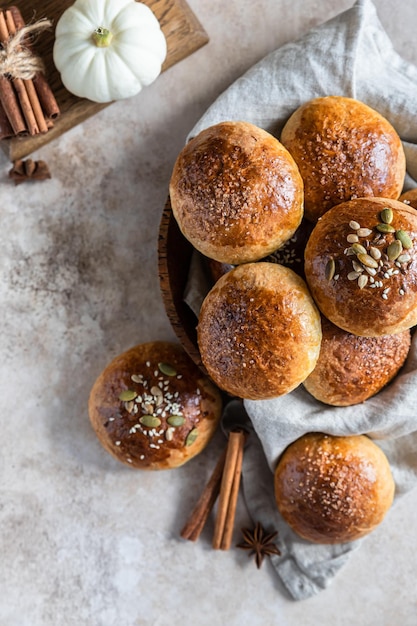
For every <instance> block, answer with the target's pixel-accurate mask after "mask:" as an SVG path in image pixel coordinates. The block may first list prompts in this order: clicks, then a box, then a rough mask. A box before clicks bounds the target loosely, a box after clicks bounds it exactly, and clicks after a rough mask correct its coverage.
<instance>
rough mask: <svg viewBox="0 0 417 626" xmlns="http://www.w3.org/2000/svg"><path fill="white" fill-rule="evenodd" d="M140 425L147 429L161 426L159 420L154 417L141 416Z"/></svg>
mask: <svg viewBox="0 0 417 626" xmlns="http://www.w3.org/2000/svg"><path fill="white" fill-rule="evenodd" d="M139 421H140V423H141V424H143V425H144V426H148V427H149V428H157V427H158V426H160V425H161V420H160V419H159V417H156V416H155V415H142V417H141V418H140V419H139Z"/></svg>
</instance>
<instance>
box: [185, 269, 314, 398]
mask: <svg viewBox="0 0 417 626" xmlns="http://www.w3.org/2000/svg"><path fill="white" fill-rule="evenodd" d="M197 331H198V332H197V338H198V345H199V348H200V354H201V359H202V362H203V364H204V366H205V367H206V369H207V372H208V374H209V375H210V376H211V378H212V379H213V380H214V382H215V383H216V384H217V385H218V386H219V387H221V388H222V389H224V390H225V391H227V392H228V393H230V394H232V395H234V396H238V397H240V398H249V399H252V400H260V399H263V398H272V397H275V396H281V395H284V394H286V393H288V392H289V391H291V390H292V389H294V388H295V387H297V386H298V385H299V384H300V383H301V382H302V381H303V380H305V378H306V377H307V376H308V375H309V374H310V372H311V371H312V370H313V368H314V366H315V364H316V362H317V359H318V356H319V351H320V341H321V323H320V315H319V313H318V311H317V309H316V307H315V305H314V303H313V301H312V298H311V296H310V294H309V292H308V289H307V287H306V285H305V283H304V281H303V280H302V279H301V278H300V277H299V276H297V274H295V273H294V272H293V271H292V270H290V269H288V268H286V267H283V266H282V265H278V264H274V263H248V264H245V265H241V266H238V267H236V268H235V269H232V270H231V271H229V272H228V273H227V274H225V275H224V276H223V277H222V278H220V279H219V280H218V281H217V283H216V284H215V285H214V287H213V288H212V289H211V291H210V292H209V293H208V295H207V296H206V298H205V300H204V302H203V305H202V308H201V311H200V316H199V322H198V328H197Z"/></svg>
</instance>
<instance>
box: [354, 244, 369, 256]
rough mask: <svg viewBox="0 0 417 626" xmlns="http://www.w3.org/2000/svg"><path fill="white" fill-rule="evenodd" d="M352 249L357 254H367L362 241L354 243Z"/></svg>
mask: <svg viewBox="0 0 417 626" xmlns="http://www.w3.org/2000/svg"><path fill="white" fill-rule="evenodd" d="M352 250H353V252H354V253H355V254H366V248H364V247H363V246H362V245H361V244H360V243H354V244H353V246H352Z"/></svg>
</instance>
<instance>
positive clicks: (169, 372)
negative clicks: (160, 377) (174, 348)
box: [158, 363, 177, 376]
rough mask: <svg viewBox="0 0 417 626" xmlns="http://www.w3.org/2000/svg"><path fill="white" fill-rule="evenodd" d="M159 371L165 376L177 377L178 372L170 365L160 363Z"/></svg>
mask: <svg viewBox="0 0 417 626" xmlns="http://www.w3.org/2000/svg"><path fill="white" fill-rule="evenodd" d="M158 368H159V371H160V372H161V373H162V374H165V376H175V375H176V373H177V370H176V369H175V368H174V367H173V366H172V365H170V364H169V363H158Z"/></svg>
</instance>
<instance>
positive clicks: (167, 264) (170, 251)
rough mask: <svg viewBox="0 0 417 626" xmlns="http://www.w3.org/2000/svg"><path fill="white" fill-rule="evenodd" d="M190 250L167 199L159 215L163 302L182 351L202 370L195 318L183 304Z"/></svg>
mask: <svg viewBox="0 0 417 626" xmlns="http://www.w3.org/2000/svg"><path fill="white" fill-rule="evenodd" d="M192 253H193V246H192V245H191V244H190V242H189V241H188V240H187V239H186V238H185V237H184V235H183V234H182V233H181V231H180V229H179V227H178V224H177V222H176V220H175V218H174V216H173V213H172V209H171V202H170V199H169V198H168V200H167V202H166V204H165V208H164V211H163V214H162V218H161V223H160V227H159V241H158V270H159V284H160V288H161V293H162V300H163V303H164V306H165V310H166V313H167V316H168V319H169V321H170V323H171V326H172V328H173V330H174V332H175V334H176V335H177V337H178V339H179V341H180V342H181V344H182V346H183V347H184V349H185V351H186V352H187V353H188V354H189V356H190V357H191V358H192V359H193V361H194V362H195V363H196V364H197V365H198V366H199V367H201V369H202V370H203V371H205V370H204V366H203V364H202V362H201V356H200V352H199V349H198V344H197V322H198V320H197V317H196V315H195V314H194V312H193V311H192V310H191V309H190V307H189V306H188V305H187V304H186V303H185V302H184V298H183V296H184V290H185V286H186V283H187V278H188V271H189V268H190V262H191V256H192Z"/></svg>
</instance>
